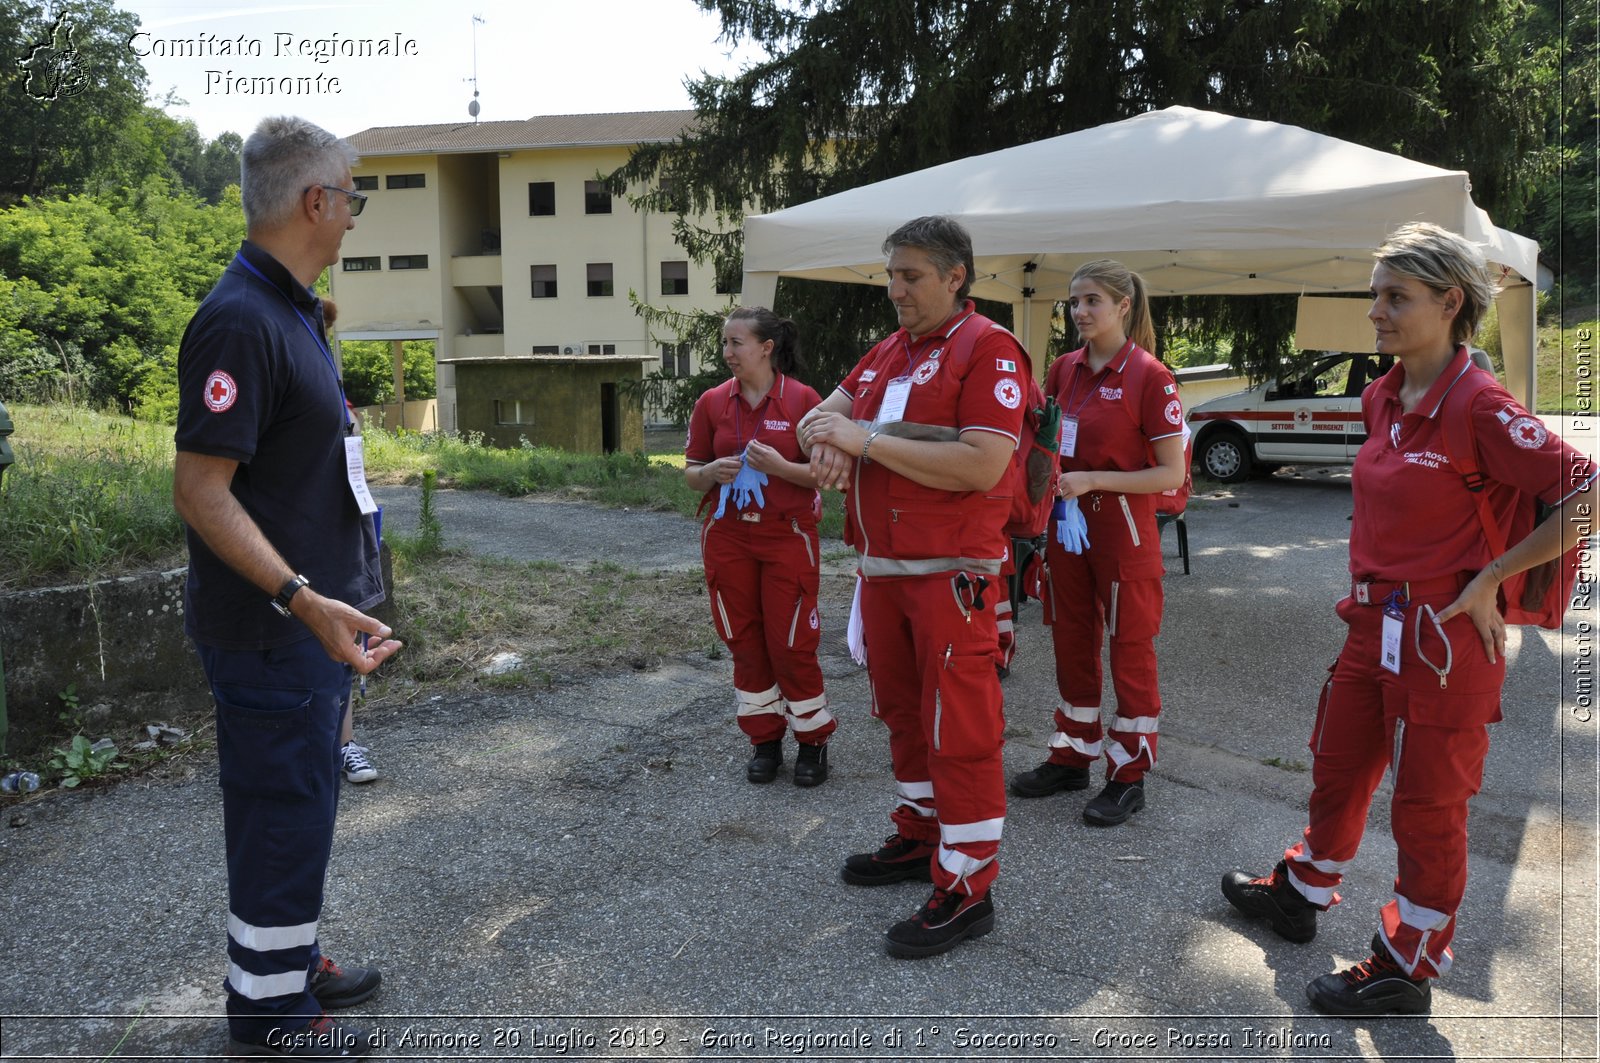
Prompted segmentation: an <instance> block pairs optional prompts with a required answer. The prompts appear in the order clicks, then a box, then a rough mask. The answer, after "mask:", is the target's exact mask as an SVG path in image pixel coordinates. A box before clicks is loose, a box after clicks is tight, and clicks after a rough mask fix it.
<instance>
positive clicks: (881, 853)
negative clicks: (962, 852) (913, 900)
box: [839, 832, 935, 886]
mask: <svg viewBox="0 0 1600 1063" xmlns="http://www.w3.org/2000/svg"><path fill="white" fill-rule="evenodd" d="M934 848H935V846H934V844H933V843H932V842H915V841H912V840H911V839H910V838H906V837H902V836H901V835H900V834H899V833H898V832H897V833H895V834H891V835H889V837H888V838H887V839H886V840H885V841H884V843H883V847H882V848H881V849H879V850H878V851H877V852H875V853H856V854H855V855H854V856H847V857H845V861H844V868H843V870H841V871H840V872H839V877H840V878H842V879H844V880H845V881H846V882H848V883H850V885H852V886H887V885H888V884H889V883H891V882H904V881H906V880H907V879H912V878H917V879H921V880H922V881H924V882H932V881H933V868H932V867H931V866H929V863H930V861H931V860H932V859H933V851H934Z"/></svg>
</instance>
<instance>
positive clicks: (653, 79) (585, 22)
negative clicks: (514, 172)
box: [116, 0, 760, 139]
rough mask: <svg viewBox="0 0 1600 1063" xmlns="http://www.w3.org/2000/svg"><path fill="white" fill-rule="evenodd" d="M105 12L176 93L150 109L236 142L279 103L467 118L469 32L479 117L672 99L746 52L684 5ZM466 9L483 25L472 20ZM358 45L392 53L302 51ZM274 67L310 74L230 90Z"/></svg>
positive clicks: (409, 118) (543, 2) (323, 119)
mask: <svg viewBox="0 0 1600 1063" xmlns="http://www.w3.org/2000/svg"><path fill="white" fill-rule="evenodd" d="M116 6H117V7H119V8H121V9H122V10H125V11H130V12H132V13H134V14H136V15H138V16H139V19H140V23H141V27H140V28H141V30H142V31H143V32H144V33H147V34H148V36H139V37H136V38H135V39H134V41H132V42H130V47H131V48H133V49H134V50H135V52H136V53H139V56H140V61H141V62H142V63H143V64H144V68H145V70H146V71H147V72H148V74H149V75H150V92H151V93H152V95H153V96H154V97H156V100H154V101H152V102H157V101H159V99H160V98H162V97H165V96H166V95H167V94H168V92H169V91H170V92H173V93H175V94H176V96H177V97H178V98H179V99H181V100H184V101H186V102H185V103H183V104H171V105H164V106H165V109H166V110H167V111H168V112H169V113H171V114H173V115H175V116H178V117H182V118H191V119H193V120H194V122H195V124H196V125H197V126H198V127H199V128H200V132H201V134H202V135H203V136H205V137H206V138H207V139H212V138H215V137H216V136H217V134H219V133H222V132H224V131H227V130H232V131H233V132H236V133H238V134H240V135H241V136H248V135H249V133H250V131H251V129H253V128H254V127H255V124H256V122H257V121H259V120H260V119H261V118H263V117H265V116H267V115H271V114H284V113H292V114H299V115H303V116H304V117H306V118H309V119H310V120H312V121H313V122H316V123H317V124H318V125H321V126H323V127H324V128H326V129H328V130H331V131H332V132H334V133H337V134H339V135H340V136H348V135H350V134H352V133H356V132H359V131H360V130H363V129H367V128H369V127H371V126H379V125H418V124H425V123H435V122H457V121H459V122H470V121H472V119H471V118H470V117H469V115H468V113H467V105H468V103H469V102H470V101H471V100H472V98H473V95H472V93H473V84H472V82H471V81H470V79H471V77H472V75H473V49H474V40H473V38H474V28H476V38H477V39H476V49H477V77H478V81H477V90H478V93H479V96H478V102H479V104H480V108H481V109H480V112H479V115H478V117H479V120H481V121H506V120H519V119H524V118H531V117H533V116H534V115H543V114H598V113H605V112H614V111H658V110H675V109H680V108H688V107H689V106H690V104H689V95H688V93H687V91H685V89H684V87H683V82H684V79H685V78H695V77H698V76H699V74H700V72H701V71H702V70H704V71H709V72H711V73H717V74H733V73H736V72H737V71H738V69H739V68H740V67H741V66H743V65H745V64H747V63H749V62H751V61H753V60H754V59H755V58H758V57H759V55H760V53H759V51H755V50H751V49H749V48H746V49H743V50H739V51H730V49H729V47H728V46H727V45H725V44H720V43H718V42H717V39H716V38H717V34H718V31H719V29H720V22H719V20H718V19H717V18H716V17H715V16H712V15H707V14H704V13H703V12H701V11H700V9H699V8H698V7H697V6H696V5H695V4H694V3H693V2H692V0H466V2H465V3H452V2H436V0H353V2H348V3H334V4H274V3H259V4H250V3H242V4H220V3H218V2H217V0H117V4H116ZM474 15H478V16H481V17H482V18H483V20H484V21H483V22H482V23H476V24H475V23H474V21H473V16H474ZM241 41H242V42H243V45H244V52H245V54H240V52H239V51H238V50H237V45H239V44H240V42H241ZM368 41H371V42H374V49H373V50H374V51H375V50H376V42H385V43H387V44H389V45H390V46H391V47H395V46H397V47H398V50H399V51H400V52H401V53H402V54H400V55H399V56H386V55H381V54H368V55H345V54H333V55H331V56H328V57H326V58H325V59H323V60H322V61H319V60H318V59H317V58H316V52H317V50H318V49H319V48H321V49H326V48H328V47H330V45H331V46H332V47H334V48H336V49H337V48H339V47H340V46H344V45H346V44H347V43H351V42H368ZM224 47H228V48H232V49H234V50H233V51H232V53H231V54H230V53H225V52H224V51H223V49H224ZM302 49H304V50H305V51H304V52H303V51H302ZM319 75H320V78H321V80H320V82H319V81H318V80H317V79H318V77H319ZM282 77H291V78H307V79H310V81H309V83H308V86H307V87H308V89H309V91H306V92H302V93H298V94H294V95H258V94H254V93H250V92H248V91H245V90H246V89H248V88H249V87H250V79H260V78H271V79H278V78H282ZM237 79H245V80H244V81H243V83H242V84H241V82H240V81H239V80H237Z"/></svg>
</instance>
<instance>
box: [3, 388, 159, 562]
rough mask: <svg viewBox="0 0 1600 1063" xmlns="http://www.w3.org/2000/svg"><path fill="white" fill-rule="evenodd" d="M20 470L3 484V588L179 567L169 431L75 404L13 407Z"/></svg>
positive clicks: (15, 469)
mask: <svg viewBox="0 0 1600 1063" xmlns="http://www.w3.org/2000/svg"><path fill="white" fill-rule="evenodd" d="M7 410H8V411H9V412H10V414H11V418H12V420H13V422H15V425H16V430H15V432H14V433H13V434H12V436H11V445H12V449H13V450H14V451H15V452H16V457H17V461H16V464H15V465H13V466H11V468H10V469H8V470H7V471H6V473H5V476H4V479H3V481H0V507H3V508H4V512H5V534H4V535H0V589H6V590H11V589H16V588H19V587H30V586H42V585H46V584H49V583H52V582H67V581H77V580H82V579H94V578H99V577H102V576H112V575H120V574H123V573H126V572H129V571H133V570H136V569H141V568H143V569H148V568H154V567H170V566H174V565H178V564H181V563H182V561H183V523H182V521H180V520H179V519H178V515H177V513H176V512H174V510H173V508H172V454H173V447H172V429H171V428H169V427H167V426H165V425H156V424H150V423H148V422H144V421H136V420H134V419H133V418H131V417H121V416H116V415H110V414H102V413H95V412H93V411H91V410H87V409H84V408H82V407H78V406H28V405H21V404H19V405H16V406H8V407H7Z"/></svg>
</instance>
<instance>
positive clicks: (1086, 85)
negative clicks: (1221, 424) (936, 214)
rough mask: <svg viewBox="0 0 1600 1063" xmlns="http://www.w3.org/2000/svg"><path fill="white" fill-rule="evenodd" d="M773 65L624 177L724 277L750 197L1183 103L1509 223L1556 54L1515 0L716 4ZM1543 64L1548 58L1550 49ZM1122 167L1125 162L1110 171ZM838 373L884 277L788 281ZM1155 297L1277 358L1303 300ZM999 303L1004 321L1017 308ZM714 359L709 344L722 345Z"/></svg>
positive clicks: (744, 0)
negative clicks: (1342, 148) (1273, 130)
mask: <svg viewBox="0 0 1600 1063" xmlns="http://www.w3.org/2000/svg"><path fill="white" fill-rule="evenodd" d="M699 3H700V6H701V7H702V8H703V9H704V10H706V11H708V12H713V13H715V14H717V15H719V16H720V17H721V20H722V39H723V40H724V41H725V42H727V43H729V44H736V43H754V44H757V45H759V46H761V47H762V48H764V49H765V51H766V54H767V56H768V58H767V59H765V60H763V61H760V62H757V63H755V64H753V65H751V66H749V67H748V68H747V69H745V70H744V71H742V72H741V73H739V74H738V75H736V76H733V77H726V78H724V77H716V76H706V77H703V78H701V79H699V80H698V81H696V82H693V83H691V85H690V86H689V88H690V94H691V97H692V98H693V100H694V104H695V109H696V112H697V118H698V121H697V124H696V126H695V128H693V129H692V130H690V131H689V132H687V133H685V134H684V135H682V136H681V137H679V138H678V139H676V140H675V141H672V142H668V143H663V144H656V145H647V146H644V147H642V148H641V149H639V150H638V151H637V152H636V153H635V154H634V155H633V156H632V158H631V159H630V161H629V162H628V164H627V165H626V166H624V167H622V168H621V169H620V170H619V171H617V173H615V174H613V175H612V181H613V184H614V185H615V186H616V187H618V188H622V187H633V188H639V187H644V188H646V189H649V190H650V191H647V192H645V193H642V194H640V195H639V196H638V198H639V199H640V200H641V201H642V202H644V203H645V204H647V205H649V206H650V207H652V208H653V209H657V210H668V209H669V207H670V206H672V203H673V200H674V199H675V198H676V199H681V200H685V201H686V202H684V203H683V204H682V205H683V206H685V207H686V208H687V212H686V213H684V214H681V215H680V216H679V219H678V221H677V225H676V234H677V237H678V239H679V241H680V243H682V244H683V246H684V247H685V248H686V249H687V250H688V251H689V253H690V254H691V255H693V256H694V257H695V258H696V259H697V260H699V261H702V262H704V261H710V262H712V263H714V265H715V268H716V270H717V273H718V276H719V278H721V279H723V280H728V279H731V278H733V277H735V276H737V275H738V273H739V272H740V269H741V264H740V260H739V255H740V244H739V238H738V232H737V230H738V226H739V224H740V222H741V221H742V218H743V211H744V209H745V207H746V205H747V204H748V205H754V207H755V208H756V209H760V210H763V211H769V210H774V209H778V208H781V207H785V206H790V205H793V204H796V203H802V202H806V201H808V200H811V199H815V198H817V197H819V196H825V195H829V194H831V193H834V192H839V191H843V190H845V189H849V188H854V187H857V186H859V185H862V184H866V183H869V182H872V181H877V180H881V179H883V178H887V177H892V176H895V175H898V174H902V173H908V172H911V171H913V170H918V169H922V168H924V167H928V166H932V165H936V164H938V163H942V162H948V161H950V160H952V159H956V158H962V157H966V156H969V155H975V154H979V153H982V152H988V151H995V150H999V149H1001V148H1006V147H1011V146H1014V145H1016V144H1021V143H1027V142H1030V141H1033V140H1037V139H1040V138H1043V137H1049V136H1054V135H1058V134H1061V133H1068V132H1072V131H1074V130H1077V129H1083V128H1086V127H1089V126H1093V125H1098V124H1101V123H1104V122H1110V121H1116V120H1119V119H1123V118H1127V117H1131V116H1132V115H1135V114H1140V113H1142V112H1144V111H1146V110H1149V109H1151V108H1159V107H1166V106H1170V105H1173V104H1185V105H1189V106H1193V107H1201V108H1209V109H1214V110H1221V111H1225V112H1229V113H1232V114H1237V115H1241V116H1244V117H1251V118H1262V119H1267V120H1271V121H1278V122H1287V123H1291V124H1295V125H1301V126H1305V127H1307V128H1310V129H1313V130H1316V131H1318V132H1323V133H1328V134H1331V135H1333V136H1338V137H1342V138H1345V139H1348V140H1353V141H1355V142H1358V143H1362V144H1366V145H1368V146H1371V147H1375V148H1379V149H1381V150H1385V151H1396V152H1399V153H1401V154H1404V155H1407V156H1409V157H1412V158H1415V159H1418V160H1420V161H1423V162H1428V163H1432V164H1435V165H1442V166H1449V167H1453V168H1459V169H1464V170H1467V171H1468V172H1469V173H1471V175H1472V179H1473V185H1474V189H1475V191H1476V194H1477V197H1478V200H1479V202H1480V203H1481V204H1483V205H1485V206H1486V207H1487V208H1488V209H1489V210H1490V211H1491V212H1492V213H1494V214H1495V215H1496V217H1497V220H1500V221H1502V222H1507V221H1515V220H1516V218H1517V217H1518V216H1519V214H1520V212H1521V210H1522V208H1523V205H1524V203H1525V201H1526V199H1527V197H1528V194H1529V188H1528V187H1527V185H1526V183H1525V182H1524V181H1523V179H1522V176H1521V171H1520V170H1519V166H1520V164H1521V163H1522V162H1523V161H1524V160H1525V159H1526V158H1527V157H1528V156H1529V155H1530V154H1531V153H1533V152H1535V151H1536V150H1537V149H1538V148H1539V146H1540V145H1541V143H1542V138H1543V136H1544V117H1545V112H1546V109H1547V107H1548V101H1549V96H1550V92H1549V83H1548V78H1547V77H1546V76H1545V75H1546V67H1547V66H1548V64H1549V62H1550V57H1549V56H1547V55H1536V56H1532V57H1530V56H1528V55H1526V54H1524V53H1523V52H1522V51H1519V50H1518V49H1517V47H1516V43H1515V35H1514V33H1513V32H1512V31H1513V30H1515V29H1516V28H1517V26H1518V25H1519V20H1520V19H1522V18H1523V17H1524V9H1523V7H1522V3H1521V0H1435V2H1432V3H1422V4H1418V3H1415V2H1413V0H1366V2H1363V3H1360V4H1352V3H1347V2H1345V0H1070V2H1069V0H1039V2H1035V3H1029V4H1015V3H1010V2H1006V0H699ZM1540 64H1544V65H1540ZM1106 179H1107V180H1108V181H1114V180H1115V179H1116V175H1115V174H1114V173H1108V174H1107V175H1106ZM779 290H780V295H779V303H780V308H781V309H782V310H783V311H784V312H785V313H786V314H788V315H790V316H792V317H794V318H795V320H796V321H797V322H798V323H799V324H800V326H801V331H802V335H803V336H805V337H806V339H807V342H808V346H809V347H810V349H811V350H812V351H813V352H816V353H819V354H820V355H821V357H818V358H817V359H816V365H815V368H814V370H813V372H812V374H811V375H812V383H815V384H819V385H820V386H831V384H832V383H833V382H835V381H837V380H838V378H839V377H840V376H841V375H842V373H843V372H844V371H845V369H847V368H848V366H849V365H850V364H852V363H853V361H854V360H855V358H856V357H857V356H858V355H859V353H860V351H861V350H862V349H863V347H864V344H865V343H867V342H868V341H869V340H870V339H871V338H872V337H873V336H875V335H881V334H882V333H883V332H884V331H886V330H887V329H889V328H891V327H892V320H893V319H892V316H891V315H890V314H889V312H888V310H889V308H888V307H887V306H886V305H885V301H884V299H883V297H882V293H881V292H880V291H875V290H873V289H870V288H866V287H863V286H855V285H823V284H817V283H812V282H803V281H790V280H784V281H782V282H780V289H779ZM1158 308H1159V312H1160V313H1161V315H1162V316H1163V317H1165V318H1166V319H1168V320H1169V322H1182V323H1184V324H1185V325H1186V326H1187V327H1189V328H1191V329H1194V330H1196V331H1197V332H1198V333H1200V336H1199V338H1201V339H1202V340H1204V341H1205V342H1213V341H1221V340H1228V341H1231V343H1232V348H1231V349H1232V350H1233V352H1234V354H1233V357H1234V359H1235V362H1236V363H1237V364H1239V365H1240V366H1241V367H1242V368H1245V369H1246V370H1248V371H1251V372H1255V373H1265V372H1270V371H1272V370H1273V369H1275V368H1276V363H1277V362H1278V361H1279V359H1280V358H1281V357H1282V356H1283V355H1284V354H1285V353H1287V351H1288V343H1287V341H1288V336H1289V330H1290V328H1291V327H1292V300H1289V299H1283V298H1272V297H1256V298H1252V299H1230V300H1218V299H1204V300H1201V299H1183V300H1162V301H1161V302H1160V303H1159V304H1158ZM1002 319H1004V316H1003V315H1002ZM705 353H707V354H709V352H705Z"/></svg>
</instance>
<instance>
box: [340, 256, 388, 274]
mask: <svg viewBox="0 0 1600 1063" xmlns="http://www.w3.org/2000/svg"><path fill="white" fill-rule="evenodd" d="M382 263H383V259H382V257H381V256H379V255H365V256H363V257H361V258H347V259H345V260H344V271H345V272H346V273H376V272H377V271H378V270H380V269H382V268H383V265H382Z"/></svg>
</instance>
